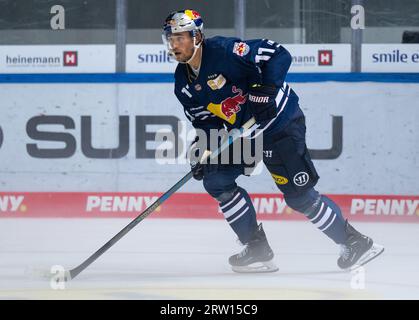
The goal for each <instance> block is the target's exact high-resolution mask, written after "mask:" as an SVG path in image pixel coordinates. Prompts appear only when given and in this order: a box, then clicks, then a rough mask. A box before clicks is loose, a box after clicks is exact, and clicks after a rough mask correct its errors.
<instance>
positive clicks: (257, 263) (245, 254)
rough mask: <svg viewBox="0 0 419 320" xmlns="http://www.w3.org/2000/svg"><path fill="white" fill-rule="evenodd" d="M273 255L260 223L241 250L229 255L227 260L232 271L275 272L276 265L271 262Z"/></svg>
mask: <svg viewBox="0 0 419 320" xmlns="http://www.w3.org/2000/svg"><path fill="white" fill-rule="evenodd" d="M273 257H274V253H273V251H272V249H271V247H270V246H269V244H268V241H267V239H266V235H265V232H264V231H263V228H262V224H259V226H258V228H257V229H256V231H255V233H254V235H253V237H252V238H251V240H249V242H248V243H247V244H246V247H245V248H244V249H243V251H242V252H240V253H238V254H235V255H233V256H231V257H230V258H229V260H228V261H229V263H230V265H231V267H232V270H233V271H234V272H239V273H263V272H276V271H278V267H277V266H276V265H275V263H274V262H273Z"/></svg>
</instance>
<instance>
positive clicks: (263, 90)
mask: <svg viewBox="0 0 419 320" xmlns="http://www.w3.org/2000/svg"><path fill="white" fill-rule="evenodd" d="M278 91H279V90H278V89H277V88H276V87H274V86H266V85H260V84H254V85H252V86H251V87H250V88H249V91H248V106H249V108H250V111H251V112H252V114H253V116H254V117H255V120H256V122H261V121H266V120H271V119H273V118H275V117H276V115H277V114H278V108H277V105H276V102H275V97H276V96H277V94H278Z"/></svg>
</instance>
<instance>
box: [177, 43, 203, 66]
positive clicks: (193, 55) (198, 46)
mask: <svg viewBox="0 0 419 320" xmlns="http://www.w3.org/2000/svg"><path fill="white" fill-rule="evenodd" d="M201 44H202V40H201V42H200V43H198V44H196V37H193V47H194V51H193V54H192V56H191V57H190V58H189V59H188V60H187V61H178V62H179V63H183V64H186V63H189V62H191V61H192V59H193V58H194V57H195V55H196V53H197V52H198V49H199V48H200V47H201Z"/></svg>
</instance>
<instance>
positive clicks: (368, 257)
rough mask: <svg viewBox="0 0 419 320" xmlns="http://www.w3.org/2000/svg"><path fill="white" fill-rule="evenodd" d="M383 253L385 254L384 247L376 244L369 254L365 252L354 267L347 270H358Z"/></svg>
mask: <svg viewBox="0 0 419 320" xmlns="http://www.w3.org/2000/svg"><path fill="white" fill-rule="evenodd" d="M383 252H384V246H382V245H381V244H378V243H374V244H373V245H372V247H371V248H370V249H369V250H368V251H367V252H365V253H364V254H363V255H362V256H361V258H359V260H358V261H357V262H356V263H355V264H354V265H353V266H352V267H349V268H348V269H347V270H350V271H352V270H356V269H358V268H359V267H361V266H363V265H365V264H367V263H368V262H370V261H371V260H373V259H375V258H377V257H378V256H379V255H380V254H382V253H383Z"/></svg>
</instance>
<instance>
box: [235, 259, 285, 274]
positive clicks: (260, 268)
mask: <svg viewBox="0 0 419 320" xmlns="http://www.w3.org/2000/svg"><path fill="white" fill-rule="evenodd" d="M231 269H232V270H233V271H234V272H237V273H268V272H276V271H278V270H279V268H278V267H277V266H276V265H275V263H273V260H270V261H264V262H255V263H252V264H249V265H247V266H232V267H231Z"/></svg>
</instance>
